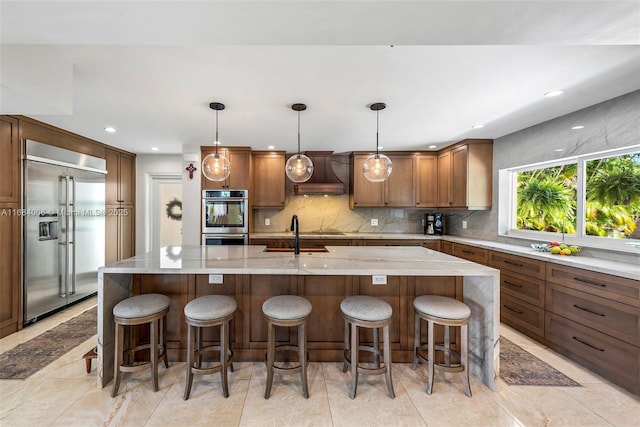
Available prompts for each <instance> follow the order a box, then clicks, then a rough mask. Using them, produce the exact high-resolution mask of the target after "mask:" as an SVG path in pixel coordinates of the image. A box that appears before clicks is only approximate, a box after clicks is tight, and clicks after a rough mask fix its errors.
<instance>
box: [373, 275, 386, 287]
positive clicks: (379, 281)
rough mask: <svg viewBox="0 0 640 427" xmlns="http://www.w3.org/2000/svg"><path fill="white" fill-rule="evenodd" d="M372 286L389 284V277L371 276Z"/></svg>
mask: <svg viewBox="0 0 640 427" xmlns="http://www.w3.org/2000/svg"><path fill="white" fill-rule="evenodd" d="M371 284H373V285H386V284H387V276H383V275H373V276H371Z"/></svg>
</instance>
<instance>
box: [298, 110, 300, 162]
mask: <svg viewBox="0 0 640 427" xmlns="http://www.w3.org/2000/svg"><path fill="white" fill-rule="evenodd" d="M298 158H300V110H298Z"/></svg>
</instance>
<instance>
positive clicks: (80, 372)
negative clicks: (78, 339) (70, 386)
mask: <svg viewBox="0 0 640 427" xmlns="http://www.w3.org/2000/svg"><path fill="white" fill-rule="evenodd" d="M96 339H97V338H96V336H95V335H94V336H93V337H91V338H89V339H88V340H86V341H85V342H84V343H82V344H80V345H79V346H77V347H75V348H74V349H73V350H71V351H69V352H68V353H66V354H65V355H64V356H62V357H61V358H59V359H57V360H55V361H54V362H52V363H50V364H49V365H47V366H45V367H44V368H43V369H41V370H40V371H38V372H36V373H35V374H33V375H32V376H31V378H61V379H63V378H87V377H92V378H94V379H95V378H96V371H97V366H96V361H95V360H93V361H92V362H91V372H90V373H89V374H87V370H86V364H85V361H84V359H83V358H82V356H83V355H84V354H85V353H86V352H87V351H89V350H91V349H92V348H93V347H95V346H96Z"/></svg>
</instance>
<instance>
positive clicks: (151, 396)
mask: <svg viewBox="0 0 640 427" xmlns="http://www.w3.org/2000/svg"><path fill="white" fill-rule="evenodd" d="M183 370H184V364H180V363H176V364H174V365H172V366H170V367H169V369H164V368H160V371H159V372H158V379H159V390H158V391H157V392H154V391H153V390H152V388H151V377H150V376H149V372H134V373H131V374H125V378H123V380H122V382H121V383H120V390H119V391H118V395H117V396H116V397H113V398H112V397H111V384H109V385H108V386H107V387H105V388H103V389H99V388H98V387H97V385H96V382H95V379H93V381H92V387H91V389H90V390H88V391H87V392H86V393H84V394H83V395H82V396H81V397H80V398H78V399H76V400H75V401H74V402H73V404H72V405H71V406H70V407H69V408H68V409H67V410H66V411H64V413H62V414H61V415H60V416H59V417H57V418H56V419H55V422H53V423H52V424H51V425H52V426H61V427H62V426H101V425H105V426H142V425H144V424H145V423H146V422H147V421H148V420H149V418H150V417H151V415H152V414H153V412H154V411H155V410H156V408H157V407H158V405H159V403H160V402H161V401H162V399H163V398H164V396H165V395H166V394H167V392H168V391H169V390H170V389H171V387H172V386H173V384H174V382H175V380H176V378H177V377H178V376H179V374H180V372H182V371H183ZM42 381H55V380H42Z"/></svg>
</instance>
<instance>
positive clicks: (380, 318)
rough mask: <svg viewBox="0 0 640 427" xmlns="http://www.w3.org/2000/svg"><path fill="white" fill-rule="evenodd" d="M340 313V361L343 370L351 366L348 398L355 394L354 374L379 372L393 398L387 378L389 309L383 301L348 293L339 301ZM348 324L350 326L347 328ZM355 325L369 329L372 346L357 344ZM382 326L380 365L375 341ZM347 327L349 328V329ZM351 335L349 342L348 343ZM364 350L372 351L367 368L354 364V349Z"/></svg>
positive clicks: (356, 375)
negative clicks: (342, 357)
mask: <svg viewBox="0 0 640 427" xmlns="http://www.w3.org/2000/svg"><path fill="white" fill-rule="evenodd" d="M340 310H341V311H342V317H344V347H345V350H344V364H343V367H342V371H343V372H347V368H348V367H349V366H351V390H350V396H351V398H352V399H355V397H356V388H357V387H358V374H359V373H361V374H365V375H382V374H385V381H386V383H387V390H388V392H389V396H390V397H391V398H392V399H394V398H395V397H396V394H395V393H394V391H393V382H392V381H391V343H390V340H389V325H390V324H391V317H392V315H393V309H392V308H391V306H390V305H389V304H388V303H386V302H385V301H383V300H381V299H379V298H374V297H371V296H367V295H357V296H352V297H349V298H347V299H345V300H343V301H342V302H341V303H340ZM349 325H351V328H349ZM358 326H360V327H361V328H370V329H373V346H364V345H360V341H359V334H358ZM379 328H382V341H383V351H382V352H383V356H384V360H383V362H384V366H380V349H379V343H378V339H379V337H378V329H379ZM349 329H351V330H350V331H349ZM349 339H351V343H349ZM359 350H364V351H369V352H372V353H373V355H374V361H375V367H374V368H368V367H364V366H360V365H358V351H359Z"/></svg>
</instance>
